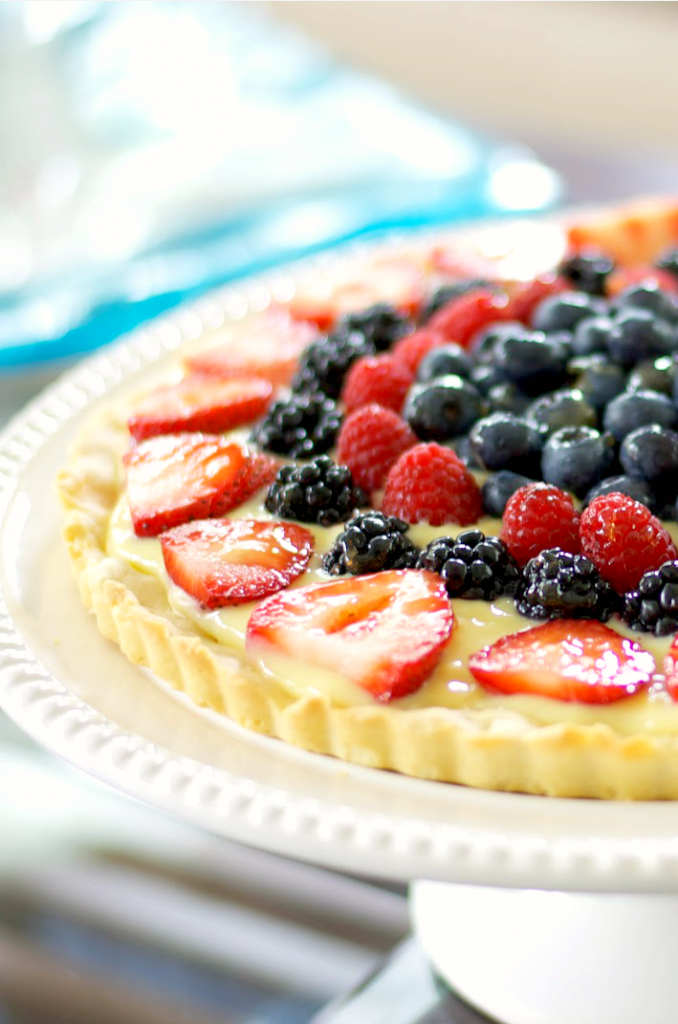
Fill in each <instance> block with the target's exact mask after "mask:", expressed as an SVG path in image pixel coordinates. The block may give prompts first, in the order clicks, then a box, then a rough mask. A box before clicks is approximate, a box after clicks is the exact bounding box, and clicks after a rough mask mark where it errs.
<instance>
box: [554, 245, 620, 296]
mask: <svg viewBox="0 0 678 1024" xmlns="http://www.w3.org/2000/svg"><path fill="white" fill-rule="evenodd" d="M613 270H614V260H612V259H611V258H610V257H609V256H606V255H605V253H604V252H599V251H598V250H597V249H583V250H582V251H581V252H577V253H575V254H574V255H573V256H569V257H568V258H567V259H565V260H563V262H562V263H561V264H560V267H559V268H558V272H559V274H561V275H562V276H563V277H566V278H567V279H568V281H570V282H571V283H572V284H573V285H574V286H575V288H577V289H578V290H579V291H580V292H588V294H589V295H604V294H605V282H606V281H607V278H608V275H609V274H610V273H611V272H612V271H613Z"/></svg>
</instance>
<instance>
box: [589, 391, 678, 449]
mask: <svg viewBox="0 0 678 1024" xmlns="http://www.w3.org/2000/svg"><path fill="white" fill-rule="evenodd" d="M677 420H678V416H677V415H676V409H675V406H674V404H673V402H672V401H671V399H670V398H668V397H667V396H666V395H662V394H661V393H660V392H659V391H650V390H641V391H625V392H622V394H621V395H617V397H616V398H613V399H612V401H611V402H610V404H609V405H608V406H607V408H606V410H605V412H604V414H603V426H604V427H605V430H609V431H610V433H611V434H614V436H615V437H616V438H617V440H618V441H623V440H624V438H625V437H626V435H627V434H630V433H631V431H632V430H636V429H637V428H638V427H644V426H645V425H646V424H648V423H657V424H658V425H659V426H661V427H674V426H675V425H676V421H677Z"/></svg>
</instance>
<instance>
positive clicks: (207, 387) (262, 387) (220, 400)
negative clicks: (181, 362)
mask: <svg viewBox="0 0 678 1024" xmlns="http://www.w3.org/2000/svg"><path fill="white" fill-rule="evenodd" d="M272 395H273V386H272V385H271V384H270V382H269V381H267V380H264V379H263V377H233V378H230V379H227V380H219V379H218V378H216V377H208V376H206V375H203V374H197V373H192V374H190V375H189V376H188V377H184V379H183V380H182V381H180V382H179V383H178V384H174V385H170V386H168V387H162V388H158V389H157V390H156V391H153V392H151V394H149V395H146V397H145V398H143V399H142V400H141V401H140V402H138V403H137V404H136V405H135V407H134V411H133V413H132V415H131V416H130V418H129V420H128V426H129V431H130V434H131V435H132V437H133V438H134V439H135V440H136V441H141V440H143V439H144V438H145V437H153V436H154V435H155V434H179V433H183V432H185V431H190V430H202V431H205V432H207V433H215V434H216V433H220V432H221V431H226V430H231V429H232V428H233V427H240V426H242V425H243V424H245V423H251V422H252V420H255V419H257V418H258V417H259V416H261V415H262V413H264V412H265V411H266V408H267V406H268V403H269V402H270V400H271V396H272Z"/></svg>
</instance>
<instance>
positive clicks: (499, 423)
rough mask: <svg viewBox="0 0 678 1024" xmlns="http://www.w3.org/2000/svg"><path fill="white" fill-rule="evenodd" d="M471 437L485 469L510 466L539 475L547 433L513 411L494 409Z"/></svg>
mask: <svg viewBox="0 0 678 1024" xmlns="http://www.w3.org/2000/svg"><path fill="white" fill-rule="evenodd" d="M469 437H470V440H471V449H472V451H473V453H474V455H475V457H476V458H477V460H478V462H479V463H480V465H481V466H482V467H483V469H489V470H495V469H510V470H512V472H514V473H523V474H525V476H529V477H532V478H534V477H536V476H537V474H538V471H539V460H540V456H541V449H542V444H543V440H544V434H543V431H542V430H541V429H540V428H539V427H536V426H534V425H533V424H532V423H530V422H529V420H526V419H524V418H523V417H520V416H514V415H513V414H512V413H510V412H493V413H492V414H491V415H490V416H485V417H484V419H482V420H478V422H477V423H476V424H475V425H474V426H473V428H472V429H471V433H470V435H469Z"/></svg>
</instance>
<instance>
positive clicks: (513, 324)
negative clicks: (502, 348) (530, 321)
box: [470, 320, 525, 364]
mask: <svg viewBox="0 0 678 1024" xmlns="http://www.w3.org/2000/svg"><path fill="white" fill-rule="evenodd" d="M524 333H525V325H524V324H521V323H520V322H519V321H518V320H499V321H497V323H494V324H490V325H489V326H488V327H484V328H483V329H482V330H481V331H478V333H477V334H476V336H475V337H474V338H473V341H472V342H471V347H470V352H471V355H472V356H473V358H474V359H475V361H476V363H478V364H482V363H491V362H492V360H493V358H494V346H495V345H496V343H497V342H498V341H499V339H500V338H504V337H511V338H512V337H514V336H515V335H516V334H519V335H520V334H524Z"/></svg>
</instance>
